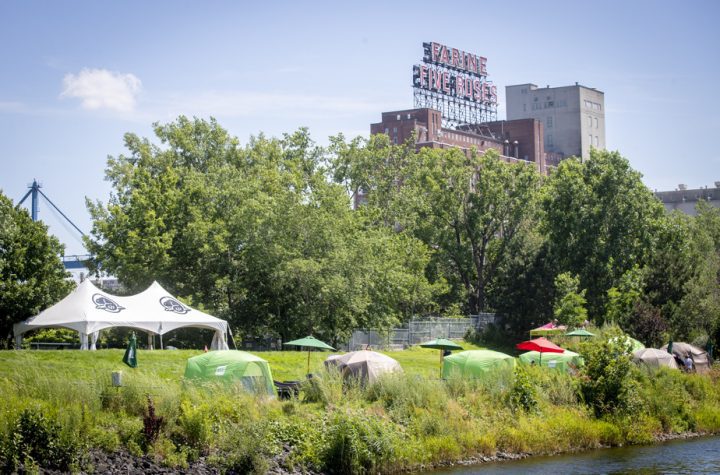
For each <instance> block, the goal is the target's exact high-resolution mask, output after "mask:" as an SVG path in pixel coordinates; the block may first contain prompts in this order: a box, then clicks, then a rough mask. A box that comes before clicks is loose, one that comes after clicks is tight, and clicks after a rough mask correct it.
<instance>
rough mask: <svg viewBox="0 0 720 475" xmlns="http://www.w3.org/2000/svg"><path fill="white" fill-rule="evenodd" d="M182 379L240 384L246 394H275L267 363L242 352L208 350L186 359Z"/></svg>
mask: <svg viewBox="0 0 720 475" xmlns="http://www.w3.org/2000/svg"><path fill="white" fill-rule="evenodd" d="M185 379H187V380H193V381H199V382H215V381H218V382H223V383H229V384H232V383H235V382H240V383H241V384H242V385H243V386H244V387H245V389H247V390H249V391H264V392H267V394H275V385H274V384H273V378H272V373H271V372H270V366H269V365H268V362H267V361H265V360H264V359H262V358H260V357H258V356H255V355H252V354H250V353H246V352H244V351H236V350H222V351H210V352H208V353H203V354H202V355H198V356H194V357H192V358H189V359H188V360H187V366H186V367H185Z"/></svg>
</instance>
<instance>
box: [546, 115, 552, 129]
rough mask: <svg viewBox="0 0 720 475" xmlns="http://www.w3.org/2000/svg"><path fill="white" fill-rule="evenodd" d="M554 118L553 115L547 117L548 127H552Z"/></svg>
mask: <svg viewBox="0 0 720 475" xmlns="http://www.w3.org/2000/svg"><path fill="white" fill-rule="evenodd" d="M552 119H553V118H552V117H548V118H547V126H548V129H552Z"/></svg>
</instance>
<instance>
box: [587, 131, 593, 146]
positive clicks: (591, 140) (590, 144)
mask: <svg viewBox="0 0 720 475" xmlns="http://www.w3.org/2000/svg"><path fill="white" fill-rule="evenodd" d="M592 144H593V139H592V134H590V142H589V143H588V147H592Z"/></svg>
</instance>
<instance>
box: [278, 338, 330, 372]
mask: <svg viewBox="0 0 720 475" xmlns="http://www.w3.org/2000/svg"><path fill="white" fill-rule="evenodd" d="M285 345H288V346H299V347H302V348H317V349H319V350H330V351H335V348H333V347H332V346H330V345H328V344H327V343H325V342H323V341H320V340H318V339H317V338H315V337H314V336H306V337H305V338H300V339H299V340H293V341H288V342H287V343H285ZM307 374H310V350H309V349H308V360H307Z"/></svg>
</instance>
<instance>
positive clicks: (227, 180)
mask: <svg viewBox="0 0 720 475" xmlns="http://www.w3.org/2000/svg"><path fill="white" fill-rule="evenodd" d="M155 134H156V136H157V138H158V139H159V141H160V145H155V144H153V143H152V142H150V140H148V139H141V138H139V137H137V136H135V135H132V134H128V135H126V137H125V143H126V146H127V148H128V150H129V151H130V153H129V154H128V155H127V156H125V155H121V156H119V157H117V158H111V159H110V160H109V161H108V168H107V172H106V175H107V178H108V180H110V182H111V183H112V185H113V194H112V195H111V197H110V200H109V202H108V203H107V204H103V203H100V202H98V203H88V208H89V210H90V213H91V215H92V216H93V230H92V236H91V238H90V239H89V240H88V248H89V249H90V250H91V251H92V252H93V253H94V254H95V255H96V256H97V261H98V263H99V264H100V265H102V268H103V269H104V270H106V271H109V272H112V273H114V274H115V275H117V276H118V277H119V278H120V279H121V281H122V282H123V283H125V284H126V285H127V286H128V287H129V288H130V289H136V288H142V287H145V286H146V285H147V284H149V283H150V281H151V280H152V279H157V280H160V281H161V282H162V283H163V284H164V285H166V286H167V287H168V288H169V290H171V291H173V292H175V293H176V294H178V295H180V296H183V297H187V298H188V299H189V301H190V302H191V303H192V304H194V305H200V306H202V307H203V308H206V309H207V310H208V311H211V312H212V313H215V314H217V315H218V316H220V317H223V318H226V319H228V320H230V323H231V325H232V327H233V328H234V329H235V330H237V333H238V334H240V335H241V336H260V335H276V336H279V337H281V338H282V339H287V338H292V337H295V336H302V335H303V334H307V333H315V334H317V335H318V336H321V337H324V338H327V339H329V340H331V341H338V339H343V338H346V337H347V336H348V335H349V333H350V331H351V330H352V329H353V328H356V327H358V326H368V327H376V328H379V329H388V328H389V327H391V326H392V325H394V324H397V323H398V322H400V321H402V320H404V319H407V318H409V317H410V316H411V315H412V313H413V312H415V311H417V312H421V311H424V309H426V308H428V307H431V306H432V301H433V296H434V295H435V293H436V292H437V290H436V289H437V288H438V287H437V285H431V284H430V283H429V282H428V281H427V279H426V277H425V276H424V269H425V267H426V266H427V261H428V260H429V252H428V251H427V249H425V248H423V246H422V244H421V243H420V242H419V241H417V240H415V239H413V238H411V237H410V236H403V235H398V234H397V233H395V232H393V231H392V230H391V229H388V228H387V227H385V226H378V225H377V224H376V222H375V219H374V218H373V217H371V216H367V215H366V214H365V213H354V212H353V211H352V209H351V207H350V202H349V196H348V194H347V193H346V191H345V188H344V187H343V186H342V185H340V184H337V183H333V182H332V180H331V177H330V176H329V173H330V171H329V168H328V166H327V160H326V152H325V150H323V149H322V148H320V147H318V146H316V145H315V144H314V143H313V141H312V140H311V139H310V136H309V134H308V132H307V130H305V129H300V130H299V131H297V132H295V133H293V134H285V135H283V137H282V138H279V139H276V138H272V139H270V138H266V137H265V136H263V135H260V136H258V137H253V138H251V140H250V141H249V142H248V143H247V144H246V145H245V146H241V145H240V143H239V141H238V140H237V139H236V138H234V137H232V136H230V135H229V134H228V133H227V132H226V131H225V130H224V129H222V127H220V126H219V125H218V124H217V122H216V121H214V120H210V121H204V120H200V119H193V120H190V119H187V118H184V117H180V118H179V119H178V120H177V121H175V122H173V123H170V124H165V125H159V124H156V125H155Z"/></svg>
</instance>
